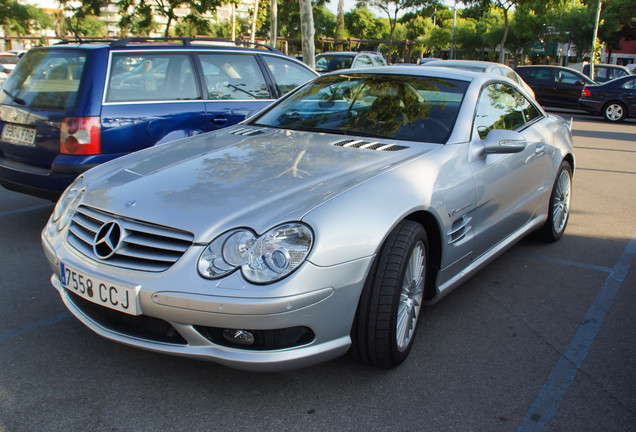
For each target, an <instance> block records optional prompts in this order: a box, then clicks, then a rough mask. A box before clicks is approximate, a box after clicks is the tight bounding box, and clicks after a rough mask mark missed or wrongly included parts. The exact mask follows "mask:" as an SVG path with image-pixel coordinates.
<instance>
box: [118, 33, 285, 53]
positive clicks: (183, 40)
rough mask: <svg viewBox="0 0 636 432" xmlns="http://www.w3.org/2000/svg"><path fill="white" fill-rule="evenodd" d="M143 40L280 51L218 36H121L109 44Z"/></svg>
mask: <svg viewBox="0 0 636 432" xmlns="http://www.w3.org/2000/svg"><path fill="white" fill-rule="evenodd" d="M144 42H176V43H181V44H182V45H183V46H193V42H194V45H195V46H196V45H197V43H198V42H202V43H210V44H214V43H216V44H221V43H222V44H234V45H245V46H248V45H249V46H254V47H256V48H265V49H267V50H269V51H272V52H275V53H280V51H279V50H277V49H276V48H274V47H272V46H269V45H265V44H261V43H257V42H250V41H244V40H234V41H232V40H228V39H219V38H210V37H167V38H165V37H160V38H156V37H154V38H153V37H130V38H122V39H117V40H113V41H112V42H111V43H110V46H112V47H124V46H127V45H129V44H134V43H144Z"/></svg>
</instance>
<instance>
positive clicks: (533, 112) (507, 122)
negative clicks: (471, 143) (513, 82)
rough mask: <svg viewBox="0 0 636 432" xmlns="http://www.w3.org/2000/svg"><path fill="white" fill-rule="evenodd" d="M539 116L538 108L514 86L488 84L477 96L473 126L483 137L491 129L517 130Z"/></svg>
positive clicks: (482, 137)
mask: <svg viewBox="0 0 636 432" xmlns="http://www.w3.org/2000/svg"><path fill="white" fill-rule="evenodd" d="M540 116H541V113H540V112H539V110H538V109H537V108H536V107H535V106H534V105H532V103H530V101H528V99H526V98H525V97H524V96H523V95H522V94H521V93H519V92H518V91H517V90H515V89H514V88H512V87H510V86H508V85H506V84H489V85H487V86H486V87H484V89H483V91H482V92H481V95H480V96H479V101H478V103H477V113H476V114H475V127H476V128H477V131H478V133H479V137H480V138H481V139H484V138H486V136H487V135H488V132H490V131H491V130H493V129H507V130H517V129H519V128H520V127H522V126H523V125H525V124H526V123H528V122H530V121H532V120H534V119H536V118H538V117H540Z"/></svg>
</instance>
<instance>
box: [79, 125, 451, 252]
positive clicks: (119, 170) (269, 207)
mask: <svg viewBox="0 0 636 432" xmlns="http://www.w3.org/2000/svg"><path fill="white" fill-rule="evenodd" d="M360 142H363V143H367V146H366V147H369V148H368V149H364V148H356V147H354V146H360V145H363V144H360ZM377 142H378V141H376V140H373V139H368V138H367V139H364V138H355V137H343V136H340V135H328V134H319V133H312V132H295V131H287V130H277V129H263V128H250V127H245V126H237V127H232V128H228V129H225V130H223V131H221V132H216V133H208V134H202V135H198V136H196V137H191V138H187V139H184V140H180V141H176V142H173V143H169V144H166V145H163V146H160V147H156V148H153V149H149V150H145V151H142V152H138V153H135V154H133V155H131V156H129V157H126V158H123V159H120V160H115V161H113V162H114V163H111V164H108V165H104V166H102V167H98V168H97V169H96V170H95V172H94V173H93V175H91V173H92V172H89V175H87V194H86V195H85V198H84V201H83V202H84V204H86V205H89V206H92V207H95V208H99V209H102V210H104V211H106V212H110V213H114V214H117V215H121V216H124V217H130V218H133V219H137V220H141V221H146V222H152V223H155V224H159V225H164V226H169V227H174V228H178V229H183V230H186V231H189V232H192V233H193V234H194V235H195V241H197V242H208V241H210V240H212V238H214V237H215V236H216V235H218V234H220V233H222V232H224V231H226V230H228V229H232V228H236V227H250V228H252V229H254V230H255V231H256V232H257V233H259V234H260V233H262V232H264V231H265V230H267V229H269V228H272V227H273V226H275V225H277V224H279V223H283V222H288V221H293V220H300V219H301V218H302V216H303V215H304V214H306V213H307V212H308V211H310V210H311V209H312V208H315V207H316V206H319V205H320V204H321V203H323V202H325V201H327V200H329V199H331V198H332V197H334V196H337V195H339V194H341V193H342V192H343V191H345V190H347V189H350V188H352V187H354V186H355V185H356V184H359V183H360V182H363V181H364V180H365V179H368V178H370V177H373V176H376V175H378V174H379V173H381V172H384V171H386V170H389V169H391V168H392V167H394V166H396V165H397V164H400V163H403V162H404V161H405V160H408V159H410V158H413V157H415V156H417V155H421V154H422V153H425V152H427V151H431V150H433V149H436V148H439V144H424V143H417V144H414V143H408V144H404V143H400V144H399V145H397V144H395V143H394V142H391V141H386V142H382V141H380V142H379V143H378V144H375V145H368V144H373V143H377ZM352 144H353V145H354V146H351V145H352ZM347 145H349V147H347ZM389 145H393V147H389ZM383 146H386V147H383ZM91 179H93V180H91ZM133 203H134V205H131V204H133Z"/></svg>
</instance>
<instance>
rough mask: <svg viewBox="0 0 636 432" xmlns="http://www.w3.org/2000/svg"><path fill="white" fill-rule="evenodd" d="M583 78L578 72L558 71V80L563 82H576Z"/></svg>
mask: <svg viewBox="0 0 636 432" xmlns="http://www.w3.org/2000/svg"><path fill="white" fill-rule="evenodd" d="M581 81H583V79H582V78H581V77H579V76H578V75H576V74H573V73H571V72H567V71H558V72H557V82H560V83H563V84H576V83H577V82H581Z"/></svg>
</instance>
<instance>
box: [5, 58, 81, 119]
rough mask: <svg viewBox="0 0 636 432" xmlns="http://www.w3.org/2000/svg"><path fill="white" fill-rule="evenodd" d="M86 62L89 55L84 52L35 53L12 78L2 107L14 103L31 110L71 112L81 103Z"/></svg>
mask: <svg viewBox="0 0 636 432" xmlns="http://www.w3.org/2000/svg"><path fill="white" fill-rule="evenodd" d="M85 62H86V55H85V54H83V53H80V52H74V51H67V50H64V51H62V50H59V51H56V50H31V51H29V52H27V53H26V54H25V55H24V57H22V60H21V61H20V62H19V63H18V65H17V66H16V67H15V69H14V70H13V72H12V73H11V75H9V79H8V80H7V82H6V83H5V84H4V87H3V90H5V91H4V92H2V94H1V95H0V103H8V102H9V101H10V100H11V99H13V100H14V101H20V105H25V106H28V107H31V108H43V109H54V110H63V109H70V108H72V107H73V106H74V105H75V101H76V99H77V91H78V89H79V86H80V80H81V77H82V72H83V70H84V63H85ZM7 93H8V94H9V95H10V96H9V95H7Z"/></svg>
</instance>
